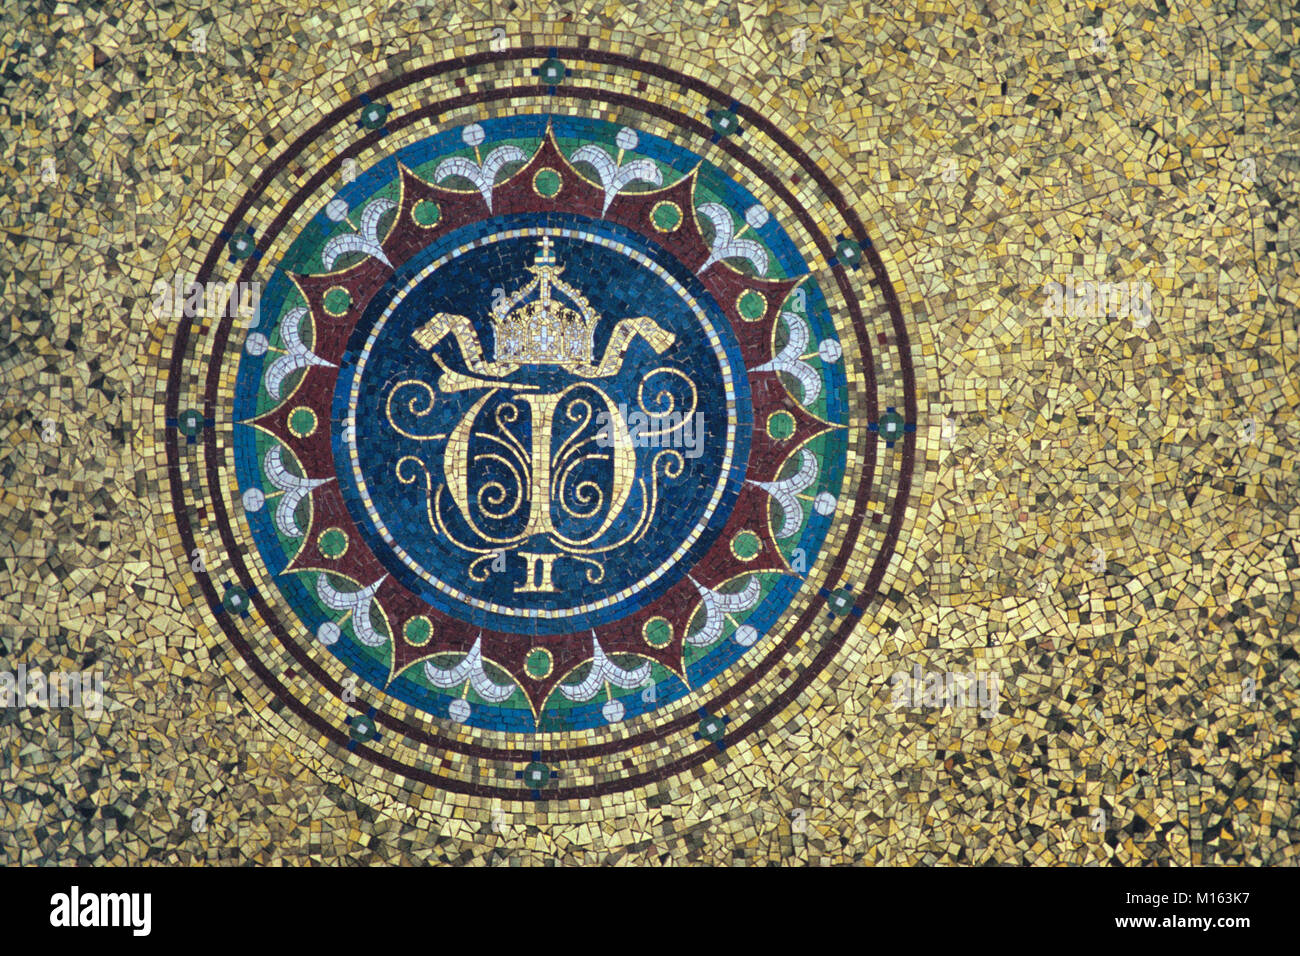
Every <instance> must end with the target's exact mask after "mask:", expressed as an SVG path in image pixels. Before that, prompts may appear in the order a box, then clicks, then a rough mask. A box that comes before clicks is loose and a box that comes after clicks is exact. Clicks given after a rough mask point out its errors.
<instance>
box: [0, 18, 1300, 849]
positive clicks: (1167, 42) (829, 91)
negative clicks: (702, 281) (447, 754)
mask: <svg viewBox="0 0 1300 956" xmlns="http://www.w3.org/2000/svg"><path fill="white" fill-rule="evenodd" d="M3 17H4V19H3V20H0V63H2V64H3V66H0V83H2V84H3V94H0V104H2V105H3V108H4V112H3V114H0V135H3V137H4V142H5V150H4V154H3V157H0V167H2V171H3V175H4V189H3V193H2V194H0V196H2V201H3V212H4V220H5V226H4V231H3V234H0V248H2V249H3V263H4V268H3V270H2V271H0V278H2V279H3V287H2V291H0V295H2V296H3V305H4V320H3V321H4V326H3V328H4V335H3V339H2V340H0V369H2V370H3V376H4V377H3V391H2V393H0V410H2V414H0V482H2V491H0V575H2V576H3V577H2V581H3V585H4V587H3V591H2V592H0V635H2V637H3V651H4V658H3V664H0V667H3V668H8V669H10V670H12V669H13V668H14V667H16V666H17V664H18V663H19V662H23V663H24V664H25V665H26V666H27V668H29V669H40V670H44V671H74V670H95V669H99V670H100V671H101V672H102V673H103V674H104V675H105V681H106V687H105V689H106V692H107V697H108V699H109V700H108V704H107V706H106V709H105V712H104V713H103V714H102V715H101V716H99V717H97V718H96V717H92V716H90V715H88V714H86V713H82V712H77V711H69V710H55V711H46V710H40V709H32V708H25V707H11V708H7V709H4V710H0V760H2V773H3V778H2V779H3V799H2V801H0V862H4V863H10V864H13V863H24V864H31V863H50V862H65V863H117V864H123V863H139V862H150V861H158V862H178V863H190V862H202V861H209V862H220V863H235V862H244V861H249V860H251V861H254V862H257V863H272V862H281V861H282V862H293V863H297V862H308V861H313V860H315V861H324V862H381V861H387V862H409V863H417V862H419V863H433V862H456V863H506V862H512V863H520V862H521V863H541V862H545V861H550V860H558V861H561V862H565V863H598V862H605V863H644V864H653V863H687V862H709V863H741V862H746V863H747V862H771V863H778V862H783V863H813V864H823V863H844V862H860V863H872V864H874V863H890V864H900V863H923V864H953V863H989V862H1000V863H1039V864H1050V863H1088V862H1097V863H1104V862H1110V861H1115V862H1121V863H1127V864H1138V863H1156V862H1160V863H1184V864H1186V863H1226V862H1253V863H1272V864H1280V863H1288V862H1293V861H1295V860H1296V857H1297V853H1300V851H1298V850H1296V849H1295V848H1294V844H1295V840H1294V839H1293V834H1294V830H1295V826H1296V823H1295V800H1296V787H1295V780H1296V773H1297V767H1296V757H1295V750H1294V747H1295V737H1296V723H1297V716H1298V715H1297V707H1298V706H1300V704H1298V701H1300V691H1298V688H1297V685H1298V684H1300V664H1298V660H1300V658H1298V656H1297V652H1296V649H1295V644H1296V634H1297V630H1298V625H1300V608H1297V607H1296V605H1295V604H1294V601H1293V594H1292V591H1293V586H1292V581H1294V580H1295V579H1297V577H1300V574H1298V573H1297V564H1298V560H1297V551H1296V537H1297V534H1300V521H1298V519H1297V516H1296V514H1295V512H1294V510H1293V504H1294V502H1295V500H1296V498H1297V495H1298V491H1297V477H1298V476H1297V474H1296V459H1297V455H1296V443H1297V441H1298V440H1300V425H1297V422H1296V417H1295V412H1296V407H1297V405H1298V404H1300V394H1298V389H1300V385H1298V384H1297V381H1298V380H1297V377H1296V374H1295V366H1296V363H1297V346H1298V344H1300V343H1298V341H1297V339H1298V336H1297V332H1296V314H1297V300H1298V298H1300V279H1298V278H1297V269H1296V259H1297V255H1296V252H1297V249H1296V239H1295V237H1294V230H1295V209H1296V199H1295V195H1296V186H1297V180H1298V179H1300V149H1298V148H1297V145H1296V144H1297V143H1298V142H1300V118H1298V117H1297V104H1298V102H1300V97H1297V91H1296V85H1295V82H1296V81H1295V75H1296V70H1295V52H1294V51H1295V47H1296V46H1297V39H1298V38H1300V24H1298V23H1297V22H1296V20H1295V19H1294V13H1293V12H1290V11H1288V9H1287V6H1286V5H1285V4H1282V3H1275V4H1274V3H1240V4H1232V3H1227V4H1219V5H1209V4H1183V3H1172V2H1171V3H1169V4H1168V5H1167V6H1166V5H1165V4H1163V3H1161V2H1159V0H1153V2H1152V4H1151V5H1150V6H1149V7H1148V6H1144V5H1139V4H1112V5H1109V6H1106V7H1105V8H1102V7H1096V6H1089V5H1082V4H1080V5H1067V4H1063V3H1060V4H1058V3H1044V4H1032V5H1021V6H1013V5H1010V4H998V3H989V4H978V5H974V4H972V5H960V6H954V5H951V4H941V3H935V4H921V5H911V4H909V5H903V6H895V5H891V6H889V7H887V8H883V9H874V8H867V7H865V6H864V5H862V4H849V3H824V4H818V5H806V6H805V5H803V4H799V3H791V4H788V5H784V6H781V5H773V4H750V3H722V4H694V3H684V4H671V5H670V4H668V3H657V2H652V0H642V2H640V3H631V4H626V5H624V4H617V3H591V2H588V3H553V4H524V3H520V4H518V5H516V7H515V9H514V10H513V11H512V12H510V13H509V14H507V13H506V11H505V9H504V6H493V5H487V4H473V3H463V2H455V3H429V4H422V5H413V4H394V5H390V6H386V7H383V8H382V9H368V8H360V7H354V6H352V5H339V4H332V3H328V2H324V3H318V4H313V5H312V6H311V8H310V10H309V11H306V12H304V11H303V10H302V9H299V8H296V7H289V6H284V5H278V4H258V3H254V4H248V5H245V4H238V5H236V4H219V5H216V6H208V7H205V8H203V9H201V10H194V11H186V10H183V9H182V8H180V7H172V8H169V9H168V10H166V11H155V10H153V9H151V8H150V7H149V6H148V5H146V4H138V3H135V4H132V3H126V4H116V5H110V6H109V7H106V8H101V9H94V10H91V9H85V8H79V7H77V6H74V5H71V4H57V5H56V4H44V5H39V6H36V7H33V9H32V11H31V12H22V11H18V10H6V12H5V13H4V14H3ZM196 30H197V31H200V32H199V33H198V34H196V33H195V32H194V31H196ZM494 30H504V31H505V35H506V38H507V42H508V43H509V44H510V45H512V46H514V45H524V44H527V43H533V42H537V43H546V42H548V41H553V42H557V43H558V42H562V41H563V40H565V39H566V38H568V39H572V38H573V37H576V36H581V35H585V36H590V37H592V38H593V43H594V44H595V45H597V46H601V47H604V48H609V49H614V50H618V51H620V52H625V53H629V54H632V55H636V56H640V57H643V58H648V59H654V60H658V61H660V62H663V63H666V64H668V65H670V66H673V67H675V68H678V69H680V70H682V71H683V72H687V73H691V74H694V75H698V76H700V77H702V78H705V79H707V80H709V81H710V82H712V83H714V84H717V85H719V86H721V87H723V88H727V89H731V90H733V95H735V97H736V98H737V99H739V100H742V101H745V102H748V103H751V104H754V105H762V106H763V107H764V108H765V109H766V110H768V111H769V113H771V114H772V115H773V116H774V118H776V119H777V120H778V121H779V122H780V124H781V125H782V126H784V127H786V128H787V129H789V130H790V131H791V132H792V135H794V136H795V137H796V138H797V139H798V140H799V141H800V142H801V143H802V144H803V145H804V146H805V148H806V149H807V150H808V151H809V153H810V154H811V155H813V156H814V157H815V158H816V159H817V161H818V162H819V163H820V164H821V165H822V166H823V167H824V168H826V169H827V170H828V171H830V172H831V174H832V176H833V178H835V179H836V181H837V182H838V183H839V184H840V185H842V186H843V187H844V188H845V190H846V192H847V193H848V194H849V195H852V196H854V197H856V206H857V208H858V210H859V212H860V213H861V214H862V216H863V218H864V220H865V221H867V222H868V223H869V224H870V228H871V229H872V230H873V233H874V236H875V238H876V244H877V247H878V248H879V249H880V251H881V254H882V256H883V257H884V259H885V262H886V265H887V267H888V269H889V271H890V275H891V277H892V278H893V280H894V283H895V286H896V288H897V291H898V293H899V296H900V299H901V300H902V301H903V303H904V309H905V312H906V314H907V316H908V320H909V323H910V325H911V327H912V329H913V330H914V344H915V350H914V351H915V353H916V361H917V364H918V388H919V391H920V394H921V397H922V417H921V420H920V422H919V424H918V433H919V435H918V437H919V441H918V467H917V477H916V481H915V485H914V488H913V505H912V507H911V509H910V511H909V519H908V522H907V524H906V526H905V529H904V534H903V538H902V540H901V542H900V547H899V551H898V554H897V556H896V558H895V561H894V564H893V565H892V574H891V578H890V579H888V580H889V584H890V586H891V587H892V589H893V590H892V592H891V594H890V595H889V596H888V597H887V598H886V599H885V600H884V601H883V602H882V603H877V604H876V605H873V607H872V609H871V611H870V612H869V613H868V614H867V615H866V617H865V618H864V622H863V625H862V635H861V639H860V640H856V641H851V642H850V643H849V645H848V646H847V647H846V648H845V650H844V652H843V653H842V654H841V655H840V656H839V657H838V658H837V659H836V661H835V663H834V664H833V665H832V666H831V667H830V668H828V669H827V671H826V672H825V673H824V674H823V675H822V676H821V677H820V678H819V679H817V680H816V681H814V682H813V684H812V685H811V687H810V688H809V689H808V691H806V692H805V693H804V694H803V695H802V696H801V697H800V698H799V699H798V701H797V702H796V703H795V704H794V705H792V706H791V707H790V708H789V709H788V710H787V712H786V713H784V714H782V715H781V716H780V717H779V718H778V719H776V720H774V721H773V722H772V723H771V724H770V725H769V726H768V727H767V728H766V729H765V730H764V731H762V732H760V733H759V734H756V735H755V736H753V737H750V738H748V739H746V740H745V741H744V742H743V743H742V744H741V745H738V746H736V747H734V748H732V749H731V750H729V751H727V752H726V753H725V754H724V755H723V756H722V757H721V758H720V759H719V760H717V761H715V762H712V763H710V764H708V765H706V768H707V772H706V773H703V774H699V775H695V774H687V775H686V776H684V777H682V778H680V779H677V780H674V781H671V782H670V783H669V784H668V785H666V786H663V787H659V788H655V789H654V790H653V791H652V792H635V791H634V792H630V793H624V794H619V795H615V796H612V797H607V798H601V799H593V800H584V801H572V802H565V803H551V804H538V805H534V804H509V803H493V802H483V801H477V802H476V801H473V800H467V799H465V798H453V797H452V796H450V795H445V796H444V795H440V794H439V793H436V792H429V793H425V794H422V795H421V796H420V798H419V799H418V801H412V800H410V799H407V798H406V795H405V792H404V791H402V790H401V789H400V788H397V787H394V786H393V785H392V784H391V782H390V781H387V780H385V779H383V778H381V777H379V776H375V777H373V778H372V777H371V776H370V775H369V774H368V772H366V771H363V770H359V769H358V768H357V767H354V766H352V765H348V764H344V763H341V762H338V761H335V760H332V759H330V758H328V757H323V756H322V754H321V753H320V752H318V751H317V750H316V749H315V748H314V747H312V746H310V745H309V744H308V743H307V742H306V741H304V740H299V739H296V738H295V737H293V736H292V735H291V734H289V733H287V732H286V731H285V729H284V724H282V723H280V722H279V721H278V719H277V718H273V717H272V716H271V715H269V714H259V713H255V712H254V711H253V710H252V709H250V708H249V707H248V706H247V705H245V704H244V703H243V702H241V700H240V699H239V698H237V697H235V696H234V695H233V694H232V693H231V688H232V685H231V684H230V682H229V681H228V680H227V678H226V676H225V675H224V674H223V672H222V669H221V667H220V666H217V665H216V664H214V663H213V660H212V658H211V656H210V654H209V648H210V647H211V645H212V642H215V641H217V640H218V638H217V637H216V636H214V633H213V631H211V630H206V629H203V628H201V627H197V626H196V621H198V620H201V618H202V612H200V611H197V610H196V609H194V608H192V607H187V606H186V605H187V604H188V602H189V601H190V590H189V584H188V582H187V580H186V574H184V573H182V572H181V571H178V570H177V567H176V557H175V556H174V555H173V554H172V552H171V549H170V545H169V542H170V541H171V540H172V539H173V538H174V527H173V525H172V522H171V518H170V516H169V511H170V499H169V493H168V489H167V479H166V475H165V474H164V473H163V469H162V468H161V467H160V466H159V465H158V464H157V462H158V460H159V459H158V452H159V447H158V434H159V424H160V418H161V398H162V395H161V391H160V384H159V382H160V378H159V374H160V373H159V368H160V363H161V362H162V361H163V360H164V359H165V356H166V351H167V345H166V342H167V330H166V328H164V327H163V325H164V323H162V322H160V321H159V320H158V319H156V318H155V317H154V316H153V314H152V312H151V311H150V304H151V301H152V299H151V290H152V288H153V283H154V281H155V279H157V278H158V277H159V276H170V275H171V274H172V273H173V272H175V271H176V270H177V269H178V268H179V264H180V263H182V262H184V261H188V260H189V258H190V257H192V254H193V253H192V250H191V249H190V247H189V242H190V240H191V238H192V237H193V238H195V239H196V240H197V241H199V242H208V241H210V240H211V236H212V234H213V232H214V231H215V230H216V229H217V228H219V224H220V222H221V221H222V220H223V219H224V217H225V215H226V213H227V211H228V210H229V209H230V208H231V207H232V206H233V204H234V202H235V201H236V199H237V197H238V195H239V194H240V193H242V192H243V190H244V189H246V188H247V186H248V184H249V183H250V182H251V181H252V179H253V178H254V177H255V176H256V173H257V171H258V170H260V169H261V168H262V166H263V165H264V164H265V163H266V162H267V160H268V158H269V157H270V156H271V155H273V154H274V153H275V152H276V150H277V147H276V146H268V145H267V138H268V137H274V139H275V141H276V142H277V143H282V142H283V141H284V140H285V139H286V134H288V133H292V132H294V131H296V130H298V129H300V128H302V127H304V126H305V125H308V124H309V123H310V122H312V121H314V119H315V117H317V116H318V115H319V114H321V113H323V112H325V111H326V110H328V109H330V108H332V107H333V106H335V105H337V104H338V103H340V102H342V101H344V100H346V99H348V98H350V97H352V96H354V95H355V94H356V93H357V92H359V91H361V90H363V89H365V88H366V87H368V86H370V85H372V84H373V83H374V82H375V81H376V80H378V79H381V78H384V77H387V76H391V75H395V74H397V73H401V72H403V71H405V70H407V69H410V68H413V67H415V66H418V65H421V64H424V63H428V62H433V61H436V60H439V59H444V58H446V57H449V56H454V55H458V54H461V53H465V52H469V51H474V50H482V49H487V48H488V45H489V43H490V42H492V37H493V35H494ZM496 35H497V36H498V37H499V36H500V34H499V33H498V34H496ZM199 48H202V49H201V52H200V50H199ZM1067 279H1069V280H1070V281H1071V282H1073V283H1075V284H1078V283H1081V282H1085V281H1093V282H1120V281H1124V282H1127V281H1139V282H1141V281H1146V282H1149V283H1151V285H1152V287H1153V289H1154V295H1153V316H1152V319H1151V321H1150V322H1149V323H1143V322H1135V321H1132V320H1130V319H1107V318H1088V317H1085V316H1072V317H1068V318H1053V319H1051V320H1050V321H1048V320H1047V319H1046V318H1045V316H1044V305H1045V303H1046V302H1047V301H1048V299H1047V297H1046V296H1045V294H1044V285H1045V283H1048V282H1051V281H1057V282H1065V281H1066V280H1067ZM51 422H52V423H53V425H52V426H51V424H50V423H51ZM915 666H920V667H921V668H922V669H923V670H925V671H938V672H965V673H970V672H977V673H993V674H996V675H998V676H999V677H1000V678H1001V682H1002V687H1001V700H1000V710H999V713H998V715H997V716H995V717H994V718H992V719H991V720H989V719H981V718H980V717H979V715H978V714H977V713H976V711H975V710H973V709H963V708H956V709H954V708H922V707H915V708H907V707H895V706H894V705H893V702H892V701H891V689H890V676H891V675H892V674H894V673H895V672H897V671H908V672H910V671H911V670H912V669H913V667H915Z"/></svg>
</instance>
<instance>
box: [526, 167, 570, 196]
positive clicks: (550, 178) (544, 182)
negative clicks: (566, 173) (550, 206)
mask: <svg viewBox="0 0 1300 956" xmlns="http://www.w3.org/2000/svg"><path fill="white" fill-rule="evenodd" d="M561 183H563V180H562V179H561V178H560V174H559V173H557V172H556V171H555V170H553V169H551V168H550V167H549V166H548V167H546V168H545V169H541V170H538V172H537V175H536V176H534V177H533V188H534V189H536V190H537V192H538V193H539V194H540V195H542V196H545V197H546V198H548V199H549V198H550V197H551V196H554V195H555V194H556V193H558V192H559V191H560V185H561Z"/></svg>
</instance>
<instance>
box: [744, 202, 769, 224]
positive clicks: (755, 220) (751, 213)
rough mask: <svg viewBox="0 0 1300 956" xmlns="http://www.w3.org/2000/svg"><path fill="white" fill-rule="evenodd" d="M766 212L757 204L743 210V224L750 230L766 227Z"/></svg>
mask: <svg viewBox="0 0 1300 956" xmlns="http://www.w3.org/2000/svg"><path fill="white" fill-rule="evenodd" d="M767 220H768V215H767V210H766V209H764V208H763V207H762V206H760V205H758V204H757V203H756V204H754V205H753V206H750V207H749V208H748V209H746V210H745V222H747V223H749V228H750V229H762V228H763V227H764V226H766V225H767Z"/></svg>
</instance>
